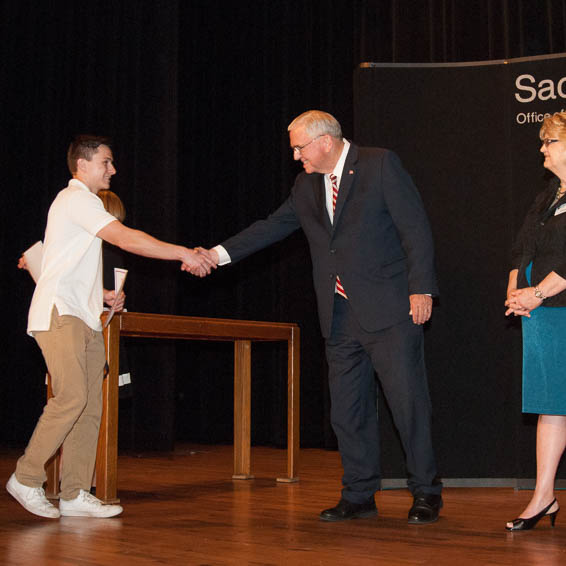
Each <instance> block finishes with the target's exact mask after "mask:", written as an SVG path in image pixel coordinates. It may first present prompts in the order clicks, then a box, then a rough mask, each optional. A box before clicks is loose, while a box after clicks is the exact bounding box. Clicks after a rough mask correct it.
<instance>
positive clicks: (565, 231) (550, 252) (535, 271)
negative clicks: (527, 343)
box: [511, 179, 566, 307]
mask: <svg viewBox="0 0 566 566" xmlns="http://www.w3.org/2000/svg"><path fill="white" fill-rule="evenodd" d="M559 184H560V181H559V180H558V179H553V180H552V181H551V182H550V184H549V186H548V188H547V189H546V190H545V191H542V192H541V193H539V194H538V196H537V197H536V199H535V202H534V203H533V205H532V206H531V208H530V209H529V212H528V213H527V216H526V218H525V221H524V222H523V226H522V227H521V230H520V231H519V235H518V236H517V239H516V240H515V244H514V245H513V251H512V260H511V265H512V267H511V269H518V270H519V274H518V277H517V287H518V288H523V287H529V286H532V287H534V286H536V285H538V283H540V282H541V281H542V280H543V279H544V278H545V277H546V276H547V275H548V274H549V273H550V272H551V271H554V272H555V273H557V274H558V275H560V277H563V278H564V279H566V212H564V213H562V214H558V215H557V216H555V215H554V212H555V210H556V209H557V208H560V207H561V206H562V205H566V196H564V197H562V198H561V199H560V200H559V201H558V202H557V203H556V204H555V205H554V206H552V207H551V204H552V201H553V200H554V195H555V194H556V190H557V189H558V186H559ZM565 210H566V207H565ZM531 261H532V262H533V268H532V272H531V285H529V283H528V281H527V278H526V275H525V270H526V268H527V266H528V265H529V263H530V262H531ZM543 304H544V306H545V307H565V306H566V291H562V292H561V293H558V294H557V295H554V296H553V297H549V298H548V299H546V300H545V301H544V303H543Z"/></svg>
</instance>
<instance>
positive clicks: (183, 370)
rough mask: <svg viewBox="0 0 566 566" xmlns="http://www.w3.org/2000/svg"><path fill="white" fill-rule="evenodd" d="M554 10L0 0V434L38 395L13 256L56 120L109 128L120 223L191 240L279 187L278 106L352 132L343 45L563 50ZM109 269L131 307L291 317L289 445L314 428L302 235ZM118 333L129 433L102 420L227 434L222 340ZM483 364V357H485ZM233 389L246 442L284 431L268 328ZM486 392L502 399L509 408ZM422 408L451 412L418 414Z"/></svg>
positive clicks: (144, 442) (229, 224) (196, 434)
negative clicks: (214, 265) (0, 367)
mask: <svg viewBox="0 0 566 566" xmlns="http://www.w3.org/2000/svg"><path fill="white" fill-rule="evenodd" d="M415 4H416V5H415ZM565 14H566V7H565V2H564V0H562V1H556V0H554V1H551V0H547V1H544V2H542V1H541V2H530V1H528V0H525V1H519V0H518V1H516V2H509V1H508V0H483V1H463V0H462V1H449V0H429V1H428V2H422V3H413V2H411V3H409V2H400V1H394V0H392V1H386V0H383V1H376V0H365V1H364V0H358V1H350V0H318V1H311V2H304V1H298V0H291V1H286V2H280V1H270V2H268V1H252V2H247V3H244V4H236V3H231V2H223V1H218V2H210V1H204V0H202V1H188V0H187V1H173V0H169V1H167V0H161V1H159V0H154V1H152V2H147V1H143V0H138V1H134V0H122V1H119V0H115V1H113V2H104V1H93V2H76V1H75V2H70V1H69V2H67V1H61V2H56V3H48V2H37V1H33V2H32V1H31V0H18V1H16V0H4V2H2V3H1V5H0V31H1V33H2V36H1V37H2V57H0V81H1V85H2V87H1V90H0V93H1V96H2V109H3V111H4V112H3V127H2V133H3V136H2V138H3V150H4V151H3V155H4V159H5V161H6V165H5V167H4V169H3V170H4V171H5V172H7V175H5V176H4V179H3V186H4V195H5V202H6V209H5V212H4V221H3V222H2V228H1V230H2V233H1V235H2V237H1V238H0V253H1V257H2V262H3V266H4V268H3V271H2V274H3V278H4V284H3V286H2V304H3V305H4V309H5V310H4V314H5V325H4V326H5V332H6V334H7V336H6V339H5V341H4V344H5V346H4V361H5V363H4V374H5V375H4V379H3V380H1V381H0V408H1V414H2V425H3V426H2V427H0V442H2V443H3V444H6V445H12V446H16V445H18V446H21V445H23V444H25V443H26V442H27V439H28V437H29V434H30V433H31V430H32V429H33V426H34V424H35V422H36V419H37V417H38V415H39V413H40V411H41V408H42V406H43V400H44V385H43V374H44V371H45V368H44V367H43V362H42V358H41V355H40V353H39V349H38V348H37V346H36V345H35V343H34V341H33V339H31V338H29V337H27V336H26V335H25V326H26V318H27V310H28V307H29V301H30V299H31V295H32V292H33V283H32V281H31V279H30V278H29V277H28V276H27V275H26V274H24V273H20V272H18V270H17V269H16V267H15V266H16V262H17V259H18V257H19V255H20V254H21V252H22V251H23V250H25V249H26V248H27V247H28V246H29V245H30V244H32V243H33V242H34V241H36V240H37V239H40V238H42V237H43V230H44V227H45V219H46V214H47V210H48V207H49V205H50V203H51V201H52V199H53V198H54V196H55V194H56V193H57V191H58V190H60V189H61V188H62V187H64V186H65V185H66V182H67V179H68V173H67V171H66V165H65V152H66V148H67V145H68V143H69V141H70V139H71V137H72V136H73V135H74V134H76V133H79V132H85V131H88V132H94V133H101V134H107V135H110V136H112V137H113V139H114V143H115V146H114V152H115V157H116V161H117V168H118V175H116V176H115V178H114V180H113V185H112V188H113V189H114V190H115V191H116V192H117V193H118V194H119V195H120V196H121V198H122V199H123V201H124V203H125V205H126V209H127V218H126V224H128V225H129V226H132V227H135V228H140V229H143V230H145V231H148V232H149V233H151V234H153V235H155V236H157V237H159V238H162V239H165V240H170V241H177V242H183V243H187V244H189V245H198V244H202V245H205V246H210V245H214V244H216V243H219V242H220V241H221V240H222V239H224V238H225V237H227V236H230V235H232V234H233V233H234V232H236V231H237V230H239V229H241V228H244V227H245V226H247V225H248V224H249V223H250V222H251V221H253V220H255V219H257V218H259V217H262V216H264V215H266V214H267V213H269V212H270V211H271V210H272V209H273V208H275V207H276V206H277V205H278V204H279V203H280V202H281V201H282V200H283V199H284V198H285V197H286V196H287V194H288V192H289V188H290V186H291V184H292V182H293V179H294V177H295V175H296V174H297V173H298V172H299V168H298V167H297V165H296V164H295V163H294V162H293V160H292V156H291V154H290V151H289V148H288V138H287V135H286V127H287V124H288V123H289V122H290V120H291V119H292V118H293V117H294V116H296V115H297V114H298V113H300V112H302V111H303V110H306V109H308V108H322V109H324V110H327V111H329V112H331V113H333V114H334V115H336V117H337V118H338V119H339V120H340V121H341V123H342V126H343V129H344V133H345V135H346V136H347V137H352V135H353V124H354V110H353V73H354V69H355V68H356V67H357V66H358V65H359V63H361V62H363V61H376V62H442V61H473V60H483V59H494V58H495V59H498V58H507V57H521V56H528V55H539V54H546V53H556V52H561V51H566V43H565V41H566V40H565V28H566V26H565V19H566V16H565ZM390 119H391V120H394V119H395V117H394V116H391V117H390ZM463 127H466V126H465V124H464V125H463ZM481 141H482V140H481V139H480V140H477V143H481ZM431 166H434V164H432V165H431ZM435 206H438V207H439V208H438V210H434V211H433V213H432V216H433V217H434V218H438V217H440V218H442V214H443V213H442V211H443V206H445V205H444V203H443V202H442V201H440V202H435ZM489 229H491V225H490V228H489ZM435 231H436V233H441V231H442V227H441V226H438V225H437V226H435ZM494 241H495V242H497V234H494ZM128 268H129V269H130V275H129V280H128V283H127V289H126V291H127V294H128V306H129V308H130V309H131V310H136V311H145V312H163V313H176V314H186V315H198V316H201V315H202V316H218V317H226V318H246V319H256V320H282V321H293V322H298V323H299V324H300V325H301V329H302V359H301V371H302V376H301V377H302V383H301V412H302V414H301V441H302V445H303V446H326V447H330V448H331V447H333V446H334V438H333V435H332V433H331V431H330V429H329V424H328V412H329V401H328V393H327V383H326V366H325V361H324V349H323V342H322V340H321V338H320V333H319V328H318V320H317V315H316V310H315V300H314V295H313V290H312V283H311V280H310V259H309V255H308V250H307V246H306V243H305V240H304V238H303V236H302V234H300V233H298V234H296V235H294V236H293V237H292V238H290V239H289V240H287V241H285V242H283V243H281V244H280V245H277V246H274V247H272V248H271V249H268V250H265V251H263V252H261V253H258V254H256V255H255V256H254V257H251V258H249V259H247V260H246V261H244V262H242V263H241V264H238V265H236V266H234V267H233V268H224V269H220V270H218V272H216V273H215V274H214V275H213V276H212V277H211V278H209V279H207V280H204V281H201V280H197V279H194V278H191V277H189V276H187V275H185V274H184V273H180V272H179V271H178V266H176V265H173V264H166V263H164V262H158V261H154V260H147V259H143V258H135V257H133V256H130V259H129V263H128ZM454 277H457V274H455V275H454ZM499 286H500V287H502V284H500V285H499ZM498 289H499V288H498ZM432 324H434V321H433V323H432ZM473 332H474V324H473V323H471V324H470V326H469V327H468V330H466V326H465V325H464V326H463V328H462V336H460V334H458V336H455V337H454V340H455V341H456V339H458V340H462V339H464V340H468V341H469V342H470V343H471V344H473ZM455 344H456V342H455ZM455 344H446V349H447V350H450V349H451V348H453V347H454V346H455ZM128 347H129V349H130V360H131V365H132V378H133V380H134V398H133V414H132V415H131V419H132V427H131V430H132V431H133V432H132V434H131V435H129V437H128V438H125V437H121V438H120V442H121V444H122V446H126V445H129V446H131V447H133V448H135V449H136V450H145V449H170V448H171V446H172V445H173V442H174V441H175V440H179V441H180V440H191V441H199V442H230V441H231V438H232V417H233V412H232V379H233V374H232V372H233V369H232V348H231V347H230V345H229V344H214V343H208V342H203V343H191V342H184V343H171V344H168V343H167V342H159V341H149V340H148V341H134V340H131V341H130V342H129V343H128ZM501 355H502V356H506V355H508V353H507V352H502V354H501ZM438 363H440V362H438V361H437V360H434V361H433V362H432V365H433V367H434V369H435V371H434V372H432V371H431V372H430V373H431V375H430V380H431V385H432V390H433V392H434V398H433V403H434V404H435V405H437V406H439V407H442V406H445V405H446V404H450V402H451V401H450V399H451V397H452V396H454V395H458V394H461V392H462V391H464V392H465V391H466V388H467V387H468V386H469V383H470V381H471V380H473V377H474V376H473V375H472V371H471V370H470V374H465V373H464V374H458V375H452V374H451V372H450V366H449V365H448V366H446V367H443V368H442V371H441V370H440V369H439V370H437V367H438ZM485 371H489V372H492V371H493V372H494V371H495V369H494V368H493V367H491V366H490V365H489V364H487V365H486V368H485ZM516 379H517V382H518V381H519V379H520V375H519V374H517V375H516ZM494 381H495V377H494ZM252 403H253V411H252V413H253V414H252V421H253V423H252V431H253V441H254V442H255V443H270V444H275V445H282V444H284V442H285V436H286V371H285V352H284V351H283V349H282V348H281V347H278V346H273V345H254V346H253V399H252ZM501 410H503V411H509V414H510V415H511V412H512V411H517V410H518V408H517V407H514V406H505V407H502V408H501ZM447 414H448V416H449V417H450V418H451V419H452V418H455V419H458V418H459V417H460V416H461V415H453V414H452V413H451V412H450V411H448V413H447ZM447 414H446V412H444V413H443V418H444V419H446V418H447ZM510 418H511V417H510ZM474 419H476V421H475V422H477V423H478V426H477V429H474V430H477V434H478V435H481V436H482V437H484V438H485V451H486V452H487V453H492V455H493V457H492V458H487V461H486V463H485V465H484V466H482V467H481V469H479V470H477V473H478V475H489V476H492V477H493V476H495V475H498V473H501V470H503V469H504V468H505V467H504V466H501V465H500V464H499V459H498V458H499V455H498V454H497V451H496V449H495V447H494V448H493V450H492V449H491V447H492V437H491V433H492V429H491V428H490V426H489V425H485V424H482V423H486V422H487V423H489V422H492V421H490V419H491V414H490V412H489V411H487V410H486V411H485V412H481V411H480V412H479V414H477V415H473V416H472V415H470V416H469V419H468V417H467V421H466V422H469V423H473V422H474ZM480 425H481V426H480ZM470 426H473V425H470ZM435 427H454V423H453V422H438V420H437V421H435ZM454 430H455V431H456V429H455V428H454ZM455 434H456V432H455ZM385 450H387V446H386V447H385ZM437 450H438V451H439V453H440V458H441V460H442V461H449V462H450V466H447V469H449V471H450V473H451V475H452V473H454V474H457V475H460V476H468V475H469V474H468V473H467V471H466V466H465V460H464V459H463V458H462V454H461V453H460V454H457V453H456V454H453V453H451V454H448V453H446V454H445V453H444V448H443V447H442V446H438V447H437ZM462 452H465V446H462ZM529 456H530V455H529ZM391 457H392V458H394V459H395V460H397V461H396V462H394V464H392V467H391V469H390V472H391V473H398V470H399V468H400V469H402V462H401V461H400V456H399V455H397V454H395V453H392V454H391ZM447 459H448V460H447ZM458 463H460V464H458ZM441 471H442V470H441ZM386 472H387V470H386Z"/></svg>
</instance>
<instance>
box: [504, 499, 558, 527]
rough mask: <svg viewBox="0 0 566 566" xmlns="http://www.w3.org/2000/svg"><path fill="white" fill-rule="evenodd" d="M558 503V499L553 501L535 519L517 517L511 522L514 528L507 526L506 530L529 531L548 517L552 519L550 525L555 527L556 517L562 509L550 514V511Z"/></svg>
mask: <svg viewBox="0 0 566 566" xmlns="http://www.w3.org/2000/svg"><path fill="white" fill-rule="evenodd" d="M555 503H556V499H553V500H552V503H551V504H550V505H547V506H546V507H545V508H544V509H543V510H542V511H541V512H540V513H537V514H536V515H534V516H533V517H529V518H528V519H524V518H523V517H517V518H516V519H513V521H511V522H512V523H513V526H512V527H508V526H507V525H505V529H506V530H508V531H529V530H530V529H533V528H534V527H535V525H536V524H537V523H538V522H539V521H540V520H541V519H542V518H543V517H546V516H548V517H549V519H550V524H551V525H552V526H553V527H554V522H555V521H556V515H558V511H560V507H559V508H558V509H556V511H553V512H552V513H549V512H548V510H549V509H550V508H551V507H552V506H553V505H554V504H555Z"/></svg>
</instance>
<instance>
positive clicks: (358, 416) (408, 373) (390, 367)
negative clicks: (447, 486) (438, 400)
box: [326, 295, 442, 503]
mask: <svg viewBox="0 0 566 566" xmlns="http://www.w3.org/2000/svg"><path fill="white" fill-rule="evenodd" d="M326 356H327V360H328V366H329V385H330V400H331V423H332V428H333V429H334V432H335V434H336V437H337V439H338V448H339V450H340V455H341V458H342V466H343V468H344V475H343V478H342V484H343V489H342V497H343V498H344V499H346V500H348V501H350V502H352V503H365V502H366V501H368V500H369V499H372V498H373V496H374V494H375V492H376V491H377V490H378V489H379V486H380V455H379V430H378V419H377V407H376V402H377V384H376V380H375V375H374V370H375V372H376V373H377V377H378V379H379V384H380V386H381V390H382V391H383V393H384V395H385V399H386V401H387V403H388V405H389V408H390V409H391V412H392V414H393V420H394V422H395V426H396V427H397V430H398V432H399V436H400V438H401V442H402V444H403V449H404V451H405V458H406V467H407V478H408V479H407V484H408V487H409V490H410V491H411V493H413V494H417V493H418V494H421V493H422V494H430V493H432V494H439V493H440V492H441V490H442V484H441V483H440V482H439V481H437V480H436V473H437V471H436V463H435V459H434V452H433V448H432V438H431V403H430V396H429V391H428V383H427V377H426V369H425V362H424V340H423V329H422V326H419V325H416V324H414V323H413V322H412V320H411V319H410V318H409V317H408V318H407V320H406V321H404V322H402V323H400V324H396V325H394V326H392V327H389V328H386V329H383V330H379V331H377V332H367V331H365V330H364V329H363V328H362V327H361V326H360V325H359V323H358V321H357V320H356V318H355V316H354V314H353V312H352V309H351V308H350V305H349V301H348V300H346V299H343V298H342V297H340V296H339V295H336V296H335V299H334V312H333V319H332V331H331V334H330V336H329V338H328V339H327V340H326Z"/></svg>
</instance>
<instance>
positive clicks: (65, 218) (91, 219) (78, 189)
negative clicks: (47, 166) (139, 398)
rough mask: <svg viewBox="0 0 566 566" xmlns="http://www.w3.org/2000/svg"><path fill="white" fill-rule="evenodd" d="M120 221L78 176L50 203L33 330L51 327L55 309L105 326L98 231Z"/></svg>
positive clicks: (30, 331) (94, 326) (32, 316)
mask: <svg viewBox="0 0 566 566" xmlns="http://www.w3.org/2000/svg"><path fill="white" fill-rule="evenodd" d="M114 220H116V218H114V216H112V215H111V214H109V213H108V212H106V210H105V209H104V205H103V204H102V201H101V200H100V199H99V198H98V197H97V196H96V195H95V194H94V193H92V192H91V191H90V190H89V188H88V187H87V186H86V185H85V184H84V183H82V182H81V181H79V180H78V179H71V180H70V181H69V185H68V186H67V187H66V188H65V189H63V190H62V191H60V192H59V194H58V195H57V196H56V197H55V200H54V201H53V203H52V204H51V207H50V208H49V214H48V216H47V228H46V229H45V238H44V242H43V260H42V263H41V275H40V277H39V280H38V282H37V285H36V287H35V292H34V294H33V298H32V301H31V306H30V309H29V315H28V328H27V331H28V334H30V335H33V332H34V331H40V330H49V325H50V322H51V311H52V310H53V306H56V307H57V310H58V311H59V314H60V315H71V316H76V317H77V318H80V319H81V320H82V321H83V322H85V324H87V325H88V326H89V327H90V328H92V329H93V330H99V331H100V330H102V326H101V324H100V314H101V312H102V305H103V296H102V240H101V239H100V238H98V237H97V236H96V234H97V233H98V232H99V231H100V230H102V228H104V227H105V226H107V225H108V224H110V222H113V221H114Z"/></svg>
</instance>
